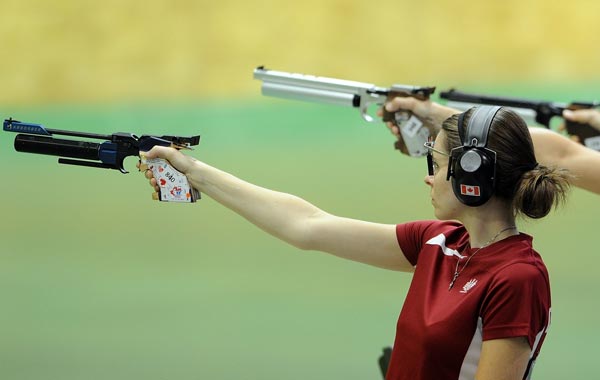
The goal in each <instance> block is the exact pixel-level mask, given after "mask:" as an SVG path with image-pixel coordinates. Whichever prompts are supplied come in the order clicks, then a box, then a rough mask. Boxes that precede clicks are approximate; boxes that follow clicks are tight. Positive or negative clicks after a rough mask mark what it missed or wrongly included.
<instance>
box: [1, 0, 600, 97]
mask: <svg viewBox="0 0 600 380" xmlns="http://www.w3.org/2000/svg"><path fill="white" fill-rule="evenodd" d="M0 3H1V4H2V7H1V12H0V46H2V52H3V54H2V56H3V59H2V60H1V61H0V85H1V86H2V91H1V92H0V104H32V103H47V102H63V103H64V102H67V103H71V102H115V101H116V102H120V101H131V100H139V99H142V100H144V99H159V100H162V99H164V100H173V99H174V100H178V99H183V98H185V99H189V98H190V97H192V98H198V97H228V98H231V97H236V98H237V97H245V96H255V95H256V94H257V92H258V90H257V88H258V84H257V83H253V81H252V75H251V74H252V69H253V68H254V67H256V66H258V65H266V66H267V67H268V68H271V69H275V70H280V71H293V72H300V73H306V74H314V75H320V76H330V77H336V78H342V79H353V80H358V81H362V82H370V83H375V84H378V85H382V86H386V85H389V84H392V83H404V84H420V85H438V86H440V85H450V86H454V85H468V84H479V85H481V84H482V83H490V84H494V83H495V84H499V83H500V84H501V83H506V82H507V81H508V82H510V83H548V82H550V83H560V84H565V83H569V84H574V83H584V82H585V83H590V82H591V83H595V84H596V85H597V84H598V83H599V82H600V81H599V80H598V78H599V76H598V68H599V67H600V49H598V46H599V43H598V42H599V38H600V37H599V36H600V22H599V20H598V19H599V17H600V3H599V2H598V1H596V0H574V1H569V2H565V1H557V0H529V1H523V0H504V1H467V0H454V1H448V0H442V1H435V0H419V1H416V0H412V1H406V0H403V1H402V0H401V1H398V0H395V1H393V0H382V1H377V2H369V1H358V0H304V1H294V2H292V1H282V0H279V1H278V0H249V1H241V0H220V1H208V0H198V1H193V0H171V1H166V0H155V1H120V0H105V1H102V2H98V1H90V0H56V1H43V0H2V1H1V2H0Z"/></svg>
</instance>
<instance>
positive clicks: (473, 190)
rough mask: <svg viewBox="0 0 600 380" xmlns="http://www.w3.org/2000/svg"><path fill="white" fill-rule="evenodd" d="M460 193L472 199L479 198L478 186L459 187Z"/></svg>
mask: <svg viewBox="0 0 600 380" xmlns="http://www.w3.org/2000/svg"><path fill="white" fill-rule="evenodd" d="M460 193H461V194H462V195H470V196H472V197H478V196H479V194H480V193H479V186H472V185H460Z"/></svg>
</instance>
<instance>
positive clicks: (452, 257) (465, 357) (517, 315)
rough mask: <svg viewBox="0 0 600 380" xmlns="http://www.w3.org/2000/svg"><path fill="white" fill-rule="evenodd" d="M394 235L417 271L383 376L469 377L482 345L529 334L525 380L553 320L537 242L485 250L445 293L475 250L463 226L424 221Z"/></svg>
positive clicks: (415, 379) (401, 379)
mask: <svg viewBox="0 0 600 380" xmlns="http://www.w3.org/2000/svg"><path fill="white" fill-rule="evenodd" d="M396 234H397V237H398V243H399V244H400V247H401V248H402V251H403V252H404V254H405V255H406V258H407V259H408V260H409V261H410V262H411V263H412V264H413V265H416V268H415V273H414V277H413V280H412V282H411V285H410V289H409V291H408V295H407V296H406V300H405V302H404V305H403V307H402V311H401V312H400V317H399V318H398V324H397V328H396V339H395V342H394V349H393V352H392V357H391V360H390V366H389V369H388V373H387V377H386V379H387V380H405V379H406V380H451V379H457V380H472V379H474V377H475V372H476V370H477V365H478V363H479V356H480V354H481V345H482V341H484V340H491V339H500V338H513V337H526V338H527V340H528V342H529V345H530V347H531V348H532V355H531V358H530V363H529V366H528V369H527V373H526V374H525V377H524V378H528V376H530V375H531V369H532V367H533V363H534V362H535V359H536V357H537V355H538V353H539V350H540V347H541V346H542V343H543V341H544V337H545V335H546V330H547V328H548V326H549V323H550V285H549V281H548V273H547V271H546V267H545V265H544V263H543V261H542V259H541V257H540V256H539V254H538V253H537V252H536V251H534V250H533V248H532V240H533V239H532V237H531V236H529V235H526V234H520V235H515V236H510V237H508V238H506V239H503V240H501V241H498V242H496V243H493V244H491V245H490V246H488V247H485V248H483V249H481V250H480V251H479V252H478V253H477V254H476V255H475V256H474V257H473V258H472V259H471V261H470V262H469V264H468V265H467V266H466V267H465V269H464V270H463V271H462V272H461V273H460V275H459V277H458V279H457V280H456V282H455V284H454V287H453V288H452V289H451V290H448V286H449V284H450V280H451V279H452V275H453V274H454V270H455V268H456V262H457V260H460V264H459V269H460V268H462V267H463V265H464V263H465V262H466V260H467V258H468V257H469V256H470V255H471V254H473V252H475V251H476V250H477V249H471V248H470V245H469V235H468V233H467V231H466V230H465V228H464V227H463V226H462V225H461V224H459V223H456V222H447V221H446V222H443V221H422V222H413V223H407V224H400V225H398V226H397V227H396ZM461 257H462V258H461ZM507 365H510V363H507Z"/></svg>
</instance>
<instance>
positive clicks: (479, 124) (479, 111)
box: [459, 106, 502, 148]
mask: <svg viewBox="0 0 600 380" xmlns="http://www.w3.org/2000/svg"><path fill="white" fill-rule="evenodd" d="M500 108H502V107H499V106H480V107H477V108H475V109H474V111H473V114H472V115H471V118H470V119H469V123H468V125H467V127H466V131H464V130H463V133H462V134H461V135H462V136H461V138H463V136H465V135H466V138H463V139H462V144H463V146H464V147H475V148H485V147H486V146H487V139H488V135H489V133H490V126H491V125H492V120H494V116H496V114H497V113H498V111H499V110H500ZM461 116H463V115H461ZM463 118H464V117H463ZM459 119H461V118H460V117H459ZM460 122H463V123H464V121H463V120H460ZM460 122H459V124H460V125H459V127H463V125H462V123H460ZM459 129H464V127H463V128H459ZM465 132H466V134H465Z"/></svg>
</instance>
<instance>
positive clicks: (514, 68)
mask: <svg viewBox="0 0 600 380" xmlns="http://www.w3.org/2000/svg"><path fill="white" fill-rule="evenodd" d="M0 5H1V7H0V46H1V47H2V53H3V54H2V58H3V59H2V60H0V85H1V86H2V87H1V89H2V91H0V116H2V117H3V118H8V117H14V118H17V119H20V120H24V121H30V122H38V123H42V124H44V125H46V126H47V127H51V128H61V129H74V130H82V131H83V130H85V131H90V132H98V133H112V132H118V131H129V132H134V133H137V134H142V133H148V134H164V133H170V134H179V135H191V134H198V133H199V134H201V135H202V140H201V144H200V146H199V147H198V148H197V149H196V150H195V151H194V152H192V153H191V154H193V155H194V156H196V157H198V158H200V159H202V160H205V161H206V162H208V163H211V164H214V165H216V166H218V167H220V168H223V169H224V170H228V171H231V172H233V173H234V174H236V175H238V176H240V177H242V178H244V179H247V180H249V181H251V182H255V183H258V184H260V185H263V186H266V187H271V188H274V189H277V190H281V191H287V192H292V193H294V194H297V195H299V196H301V197H303V198H305V199H308V200H310V201H311V202H313V203H315V204H316V205H318V206H320V207H322V208H324V209H326V210H327V211H330V212H332V213H337V214H340V215H344V216H348V217H355V218H363V219H366V220H372V221H377V222H382V223H396V222H402V221H406V220H413V219H417V218H419V219H420V218H431V217H433V213H432V210H431V207H430V205H429V202H428V197H427V191H426V190H425V187H424V185H423V183H422V178H423V176H424V174H425V162H424V161H423V160H418V159H412V158H409V157H405V156H402V155H400V154H399V153H398V152H396V151H394V150H393V149H392V144H393V138H392V136H391V135H390V134H389V133H388V132H387V130H386V129H385V128H384V127H383V126H382V125H381V124H373V125H367V124H365V123H364V122H363V121H362V120H361V119H360V118H359V116H358V113H357V111H355V110H350V109H345V108H338V107H334V106H326V105H318V104H303V103H298V102H290V101H284V100H277V99H268V98H264V97H261V96H260V91H259V87H260V84H259V83H258V82H257V81H254V80H253V79H252V70H253V69H254V68H255V67H256V66H258V65H263V64H264V65H266V66H267V67H269V68H273V69H277V70H282V71H294V72H301V73H306V74H315V75H322V76H331V77H336V78H343V79H353V80H359V81H366V82H371V83H377V84H379V85H382V86H385V85H389V84H392V83H405V84H422V85H437V86H438V88H439V89H445V88H447V87H449V86H457V87H459V88H461V89H465V90H478V91H485V92H488V93H498V94H504V95H519V96H529V97H534V98H546V99H552V100H565V101H566V100H571V99H582V100H593V99H597V98H598V83H599V81H600V80H599V76H598V74H597V68H598V67H600V66H599V63H600V53H599V51H598V48H597V46H599V44H598V36H599V35H600V33H599V32H600V30H599V29H600V26H599V25H600V24H599V23H598V15H599V12H598V11H599V10H600V9H599V7H600V5H599V3H598V2H597V1H593V0H589V1H586V0H575V1H571V2H569V3H564V2H559V1H525V2H524V1H503V2H470V1H452V2H450V1H427V0H421V1H411V2H409V1H378V2H375V3H373V2H371V3H368V2H359V1H355V0H347V1H325V0H322V1H313V0H306V1H304V2H301V3H300V2H284V1H279V2H278V1H229V0H220V1H218V2H212V1H211V2H208V1H177V0H172V1H168V2H167V1H152V2H147V1H146V2H142V1H139V2H138V1H114V0H105V1H103V2H96V1H87V0H84V1H64V0H63V1H60V0H57V1H53V2H46V1H26V0H25V1H24V0H20V1H13V0H0ZM13 138H14V135H12V134H9V133H5V132H2V133H0V157H1V158H2V159H1V160H0V173H2V175H3V179H4V181H3V184H2V190H1V191H0V215H1V216H2V218H0V302H1V304H2V311H1V312H0V378H2V379H11V380H34V379H35V380H38V379H42V378H43V379H45V380H71V379H72V380H80V379H88V380H96V379H98V380H100V379H117V380H120V379H123V380H124V379H127V380H130V379H145V380H162V379H179V380H194V379H223V380H226V379H260V380H269V379H286V380H294V379H345V380H347V379H379V378H380V374H379V373H378V371H379V370H378V367H377V364H376V360H377V356H378V355H379V353H380V352H381V348H383V347H384V346H387V345H389V344H391V343H392V341H393V337H394V330H395V321H396V318H397V315H398V312H399V310H400V307H401V304H402V300H403V299H404V296H405V294H406V290H407V287H408V283H409V281H410V277H409V276H406V275H403V274H399V273H394V272H389V271H382V270H379V269H376V268H371V267H367V266H363V265H359V264H356V263H351V262H344V261H341V260H338V259H336V258H332V257H328V256H326V255H322V254H318V253H314V252H301V251H298V250H296V249H294V248H292V247H288V246H286V245H284V244H283V243H281V242H279V241H276V240H274V239H272V238H271V237H269V236H266V235H264V234H263V233H262V232H261V231H259V230H258V229H256V228H255V227H253V226H252V225H250V224H249V223H247V222H245V221H244V220H241V219H239V218H238V217H237V216H236V215H234V214H233V213H231V212H229V211H227V210H224V209H222V207H220V206H219V205H218V204H216V203H215V202H213V201H212V200H210V199H208V198H204V199H202V200H201V201H199V202H198V203H197V204H194V205H177V204H168V203H166V204H165V203H159V202H153V201H151V200H150V188H149V186H148V185H147V181H146V180H145V179H144V178H143V177H142V176H141V175H140V174H138V173H136V172H135V159H134V158H131V159H129V160H127V161H126V167H127V168H128V169H130V170H131V171H132V172H133V173H131V174H128V175H122V174H120V173H118V172H116V171H103V170H100V169H98V170H96V169H91V168H81V167H70V166H65V165H58V164H57V163H56V159H55V158H52V157H43V156H36V155H29V154H22V153H17V152H14V151H13V149H12V141H13ZM597 207H598V197H597V195H592V194H589V193H587V192H584V191H580V190H575V191H574V192H573V194H572V197H571V199H570V202H569V203H568V205H567V206H566V207H565V208H563V209H561V210H559V211H557V212H555V213H553V214H552V215H551V216H550V217H548V218H547V219H544V220H542V221H538V222H520V229H521V230H522V231H525V232H527V233H531V234H533V235H534V236H535V240H534V244H535V247H536V248H537V249H538V250H539V251H540V252H541V253H542V255H543V256H544V259H545V261H546V263H547V265H548V268H549V270H550V274H551V279H552V284H553V323H552V327H551V329H550V332H549V336H548V339H547V340H546V343H545V345H544V349H543V351H542V355H541V357H540V359H539V362H538V364H537V366H536V369H535V372H534V378H536V379H546V380H548V379H550V380H554V379H557V380H558V379H565V378H569V379H591V378H598V377H599V374H600V370H599V369H598V367H597V365H596V364H595V363H596V356H595V352H596V351H595V348H596V346H597V342H598V340H599V339H600V331H598V327H597V315H598V311H599V307H598V303H597V302H596V301H595V300H596V298H597V296H596V293H597V291H596V289H597V287H598V270H597V268H598V266H599V265H600V262H599V259H598V255H597V251H598V250H597V244H596V242H595V239H594V238H593V236H595V234H596V233H597V231H596V230H597V227H596V226H597V220H598V218H597Z"/></svg>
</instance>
